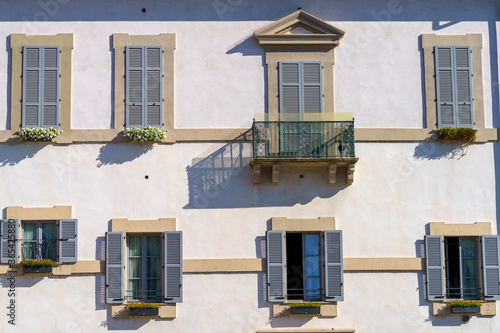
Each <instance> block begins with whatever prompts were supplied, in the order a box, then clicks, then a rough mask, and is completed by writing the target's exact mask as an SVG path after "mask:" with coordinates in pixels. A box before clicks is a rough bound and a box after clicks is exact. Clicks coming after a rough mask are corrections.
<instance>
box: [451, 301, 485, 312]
mask: <svg viewBox="0 0 500 333" xmlns="http://www.w3.org/2000/svg"><path fill="white" fill-rule="evenodd" d="M481 305H482V303H481V302H480V301H467V300H455V301H451V302H449V303H448V306H449V307H451V313H479V312H481Z"/></svg>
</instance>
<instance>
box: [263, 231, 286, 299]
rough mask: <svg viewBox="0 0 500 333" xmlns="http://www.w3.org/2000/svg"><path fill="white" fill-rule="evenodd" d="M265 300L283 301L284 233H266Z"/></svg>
mask: <svg viewBox="0 0 500 333" xmlns="http://www.w3.org/2000/svg"><path fill="white" fill-rule="evenodd" d="M266 240H267V300H268V301H269V302H283V301H284V300H285V297H286V295H285V274H286V272H285V232H284V231H281V230H280V231H267V233H266Z"/></svg>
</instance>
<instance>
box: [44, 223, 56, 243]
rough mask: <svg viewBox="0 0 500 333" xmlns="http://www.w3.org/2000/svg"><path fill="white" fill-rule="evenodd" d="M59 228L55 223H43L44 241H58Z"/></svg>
mask: <svg viewBox="0 0 500 333" xmlns="http://www.w3.org/2000/svg"><path fill="white" fill-rule="evenodd" d="M56 239H57V228H56V224H55V223H42V240H56Z"/></svg>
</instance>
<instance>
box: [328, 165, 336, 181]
mask: <svg viewBox="0 0 500 333" xmlns="http://www.w3.org/2000/svg"><path fill="white" fill-rule="evenodd" d="M336 176H337V164H335V163H332V164H330V167H329V169H328V182H329V183H330V184H331V185H333V184H335V178H336Z"/></svg>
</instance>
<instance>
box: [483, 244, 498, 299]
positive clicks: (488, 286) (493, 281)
mask: <svg viewBox="0 0 500 333" xmlns="http://www.w3.org/2000/svg"><path fill="white" fill-rule="evenodd" d="M481 244H482V254H483V258H482V260H483V286H484V298H485V299H486V300H500V262H499V260H500V236H497V235H495V236H481Z"/></svg>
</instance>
